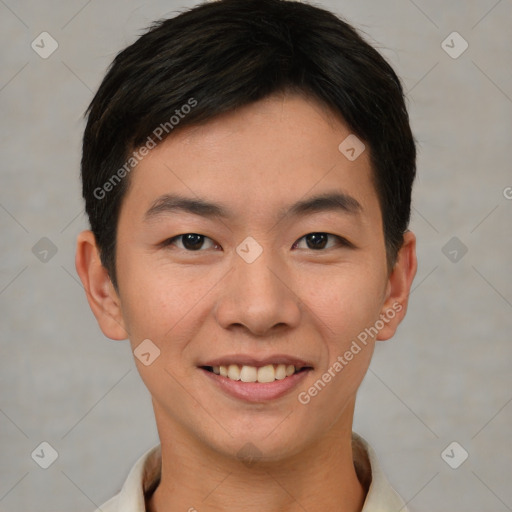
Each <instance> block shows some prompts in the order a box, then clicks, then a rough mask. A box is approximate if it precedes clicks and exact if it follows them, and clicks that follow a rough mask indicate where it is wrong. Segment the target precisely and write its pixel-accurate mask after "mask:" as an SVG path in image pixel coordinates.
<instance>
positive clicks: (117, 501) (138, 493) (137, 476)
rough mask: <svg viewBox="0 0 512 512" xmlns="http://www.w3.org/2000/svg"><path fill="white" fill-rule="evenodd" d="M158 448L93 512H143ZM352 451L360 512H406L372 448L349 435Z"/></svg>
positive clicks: (156, 478)
mask: <svg viewBox="0 0 512 512" xmlns="http://www.w3.org/2000/svg"><path fill="white" fill-rule="evenodd" d="M160 448H161V447H160V445H157V446H154V447H153V448H151V450H149V451H147V452H146V453H145V454H144V455H143V456H142V457H141V458H140V459H139V460H138V461H137V462H136V463H135V465H134V466H133V468H132V469H131V471H130V473H129V474H128V478H127V479H126V481H125V483H124V485H123V487H122V489H121V491H120V492H119V493H118V494H116V495H115V496H114V497H113V498H111V499H110V500H108V501H107V502H106V503H104V504H103V505H102V506H101V507H100V508H99V509H97V512H100V511H101V512H146V507H145V493H148V492H151V491H152V490H153V489H154V488H155V487H156V486H157V484H158V482H159V479H160V464H161V449H160ZM352 449H353V453H354V466H355V468H356V472H357V476H358V478H359V480H360V481H361V483H362V484H363V486H365V487H368V486H369V487H368V494H367V495H366V500H365V502H364V505H363V509H362V511H361V512H407V509H406V507H405V504H404V502H403V501H402V499H401V498H400V496H399V495H398V494H397V493H396V491H395V490H394V489H393V488H392V487H391V485H390V484H389V482H388V481H387V479H386V476H385V475H384V473H383V472H382V469H381V468H380V466H379V463H378V461H377V456H376V454H375V452H374V451H373V449H372V447H371V446H370V445H369V444H368V443H367V442H366V441H365V440H364V439H363V438H362V437H361V436H359V435H358V434H356V433H353V434H352Z"/></svg>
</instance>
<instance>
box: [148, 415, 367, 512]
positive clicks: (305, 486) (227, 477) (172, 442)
mask: <svg viewBox="0 0 512 512" xmlns="http://www.w3.org/2000/svg"><path fill="white" fill-rule="evenodd" d="M352 412H353V411H352ZM155 413H156V416H157V423H158V425H159V435H160V441H161V447H162V471H161V478H160V483H159V485H158V487H157V488H156V490H155V492H154V493H153V495H152V496H151V497H150V499H149V500H148V503H147V510H148V512H171V511H175V510H183V511H189V512H194V511H197V512H234V511H239V510H244V511H246V512H260V511H261V510H265V511H267V512H303V511H304V510H308V512H325V510H337V511H339V512H360V511H361V509H362V506H363V503H364V500H365V496H366V490H365V489H364V488H363V486H362V484H361V483H360V482H359V480H358V478H357V474H356V471H355V468H354V462H353V454H352V430H351V426H352V416H350V421H348V424H347V421H344V422H341V423H340V422H338V423H337V424H335V425H334V426H333V428H331V430H329V432H328V433H327V435H326V436H324V438H323V439H321V440H320V441H318V442H317V443H315V444H314V445H312V446H310V447H308V448H307V449H305V450H303V451H301V452H300V453H298V454H295V455H292V456H290V457H288V458H286V459H280V460H279V461H273V462H265V463H262V462H257V461H252V462H248V463H246V464H244V463H242V462H241V461H240V460H238V459H236V458H233V457H231V458H229V457H226V456H225V455H223V454H222V455H221V454H219V453H218V452H215V451H213V450H211V449H210V448H208V447H205V445H204V444H202V443H201V442H200V441H198V440H197V439H191V438H190V437H189V436H187V434H186V433H185V432H183V431H182V430H181V429H180V427H179V426H178V425H172V426H170V427H171V428H163V426H162V423H161V422H158V419H159V418H158V416H159V415H158V414H157V411H155ZM347 427H348V428H347Z"/></svg>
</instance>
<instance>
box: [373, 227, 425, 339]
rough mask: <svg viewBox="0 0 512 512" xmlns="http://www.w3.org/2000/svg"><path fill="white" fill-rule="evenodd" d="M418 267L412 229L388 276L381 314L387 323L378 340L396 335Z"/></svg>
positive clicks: (406, 234) (408, 232)
mask: <svg viewBox="0 0 512 512" xmlns="http://www.w3.org/2000/svg"><path fill="white" fill-rule="evenodd" d="M417 267H418V262H417V259H416V236H415V235H414V233H412V232H411V231H407V232H406V233H405V234H404V242H403V244H402V247H401V248H400V250H399V251H398V255H397V261H396V263H395V266H394V268H393V270H392V272H391V274H390V276H389V278H388V284H387V291H386V300H385V301H384V304H383V306H382V311H381V315H380V318H381V320H382V321H383V322H384V324H385V325H384V328H382V329H381V330H380V331H379V334H378V335H377V338H376V339H377V340H387V339H389V338H391V337H392V336H394V334H395V332H396V330H397V328H398V325H399V324H400V322H401V321H402V320H403V319H404V317H405V313H406V312H407V304H408V301H409V294H410V293H411V285H412V282H413V279H414V276H415V275H416V269H417Z"/></svg>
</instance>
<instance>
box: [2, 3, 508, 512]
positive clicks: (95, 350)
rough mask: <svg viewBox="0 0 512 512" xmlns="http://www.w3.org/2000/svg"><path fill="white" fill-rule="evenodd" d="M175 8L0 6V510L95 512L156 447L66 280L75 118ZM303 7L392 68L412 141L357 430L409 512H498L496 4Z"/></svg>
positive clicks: (504, 300) (115, 347) (500, 15)
mask: <svg viewBox="0 0 512 512" xmlns="http://www.w3.org/2000/svg"><path fill="white" fill-rule="evenodd" d="M192 5H194V2H193V1H185V0H176V1H154V2H140V1H136V0H124V1H121V0H109V1H104V2H100V1H99V0H90V1H88V2H87V1H86V0H73V1H66V2H64V1H60V2H59V1H50V0H45V1H36V0H0V43H1V48H2V49H1V55H0V59H1V61H0V64H1V66H0V109H1V121H0V137H1V139H0V140H1V155H2V156H1V188H0V229H1V237H0V248H1V252H0V312H1V313H0V314H1V323H0V341H1V345H0V351H1V352H0V356H1V357H0V372H1V373H0V436H1V440H0V511H2V512H11V511H23V512H25V511H36V510H37V511H42V512H46V511H52V512H55V511H68V510H73V511H74V512H82V511H83V512H86V511H92V510H94V509H95V507H96V506H97V505H100V504H101V503H103V502H104V501H105V500H107V499H108V498H110V497H111V496H112V495H113V494H114V493H116V492H117V491H118V490H119V488H120V486H121V484H122V483H123V481H124V479H125V477H126V475H127V472H128V470H129V468H131V466H132V464H133V463H134V462H135V460H136V459H137V458H138V457H139V456H140V455H141V454H142V453H143V452H144V451H145V450H147V449H148V448H150V447H151V446H152V445H153V444H155V443H156V442H157V441H158V437H157V432H156V428H155V425H154V419H153V412H152V408H151V403H150V398H149V394H148V392H147V391H146V389H145V388H144V386H143V384H142V381H141V380H140V378H139V376H138V373H137V371H136V368H135V364H134V362H133V359H132V354H131V353H130V349H129V348H128V347H129V346H128V342H114V341H111V340H108V339H106V338H105V337H104V336H103V334H102V333H101V331H100V330H99V328H98V327H97V325H96V321H95V319H94V317H93V315H92V313H91V312H90V310H89V307H88V304H87V302H86V298H85V294H84V292H83V289H82V287H81V284H80V282H79V280H78V277H77V275H76V272H75V268H74V249H75V241H76V235H77V234H78V232H79V231H80V230H81V229H85V228H87V222H86V219H85V217H84V215H83V205H82V202H81V195H80V184H79V159H80V150H81V136H82V131H83V128H84V122H83V119H82V114H83V112H84V110H85V108H86V106H87V104H88V102H89V101H90V100H91V98H92V94H93V91H95V90H96V88H97V87H98V85H99V83H100V81H101V79H102V77H103V75H104V72H105V69H106V67H107V66H108V64H109V63H110V62H111V60H112V59H113V58H114V56H115V55H116V53H117V52H118V51H119V50H120V49H122V48H123V47H125V46H126V45H127V44H129V43H131V42H133V41H134V40H135V38H136V37H137V36H138V35H139V34H140V33H141V32H142V30H143V29H144V28H145V27H147V26H148V25H149V23H150V22H151V21H152V20H153V19H156V18H160V17H163V16H167V17H168V16H172V15H174V14H175V13H177V11H178V10H180V9H182V8H185V7H191V6H192ZM319 5H322V6H325V7H327V8H330V9H332V10H334V11H335V12H337V13H338V14H341V15H342V16H344V17H345V18H346V19H347V20H348V21H350V22H351V23H353V24H354V25H355V26H356V27H357V28H359V29H360V30H362V31H363V32H364V33H365V34H366V36H367V38H368V39H369V41H370V42H371V43H372V44H374V45H375V46H376V47H377V48H378V49H379V50H380V51H381V52H382V53H383V54H384V55H385V56H386V57H387V58H388V59H389V60H390V62H391V63H392V65H393V66H394V67H395V69H396V71H397V73H398V74H399V75H400V76H401V77H402V79H403V82H404V85H405V87H406V89H407V91H408V105H409V109H410V115H411V122H412V127H413V131H414V133H415V136H416V137H417V139H418V142H419V148H418V149H419V158H418V171H419V177H418V181H417V183H416V187H415V192H414V201H415V202H414V211H413V219H412V225H411V228H412V229H413V230H414V231H415V232H416V234H417V236H418V257H419V269H418V274H417V277H416V280H415V283H414V289H413V292H412V296H411V302H410V309H409V312H408V316H407V318H406V320H405V322H404V323H403V324H402V325H401V327H400V328H399V332H398V333H397V335H396V336H395V338H394V340H392V341H388V342H384V343H380V344H378V346H377V350H376V353H375V356H374V360H373V361H372V365H371V367H370V370H369V372H368V375H367V377H366V379H365V381H364V383H363V385H362V388H361V390H360V393H359V402H358V406H357V410H356V419H355V425H354V429H355V430H356V431H357V432H359V433H360V434H361V435H363V436H365V437H366V438H367V439H368V440H369V441H370V442H371V443H372V445H373V446H374V448H375V450H376V451H377V453H378V455H379V457H380V459H381V461H382V465H383V466H384V469H385V471H386V472H387V475H388V477H389V479H390V480H391V482H392V483H393V485H394V486H395V488H396V489H397V490H398V491H399V493H400V494H401V495H402V496H403V497H404V499H405V500H406V501H407V502H408V503H409V504H408V506H409V507H410V509H411V510H413V511H428V512H441V511H449V510H450V511H451V510H464V511H466V512H481V511H486V512H489V511H496V512H500V511H506V510H512V486H511V485H510V482H511V469H512V455H511V448H510V446H511V442H510V431H511V428H510V426H511V420H512V404H511V401H512V386H511V384H512V382H511V380H512V379H511V370H510V362H511V360H512V358H511V356H512V344H511V343H510V331H511V328H512V321H511V318H512V278H511V276H512V272H511V270H510V261H511V259H510V255H511V249H512V236H511V235H512V228H511V222H510V220H511V215H512V200H511V199H510V198H512V188H508V187H512V173H511V164H510V142H511V134H512V99H511V98H512V71H511V63H512V39H511V33H510V27H511V25H512V23H511V22H512V1H511V0H501V1H496V0H471V1H462V0H456V1H455V0H452V1H450V2H444V1H440V0H432V1H426V0H415V1H414V2H413V1H412V0H385V1H382V0H366V1H361V0H359V1H356V0H346V1H335V0H323V1H321V2H319ZM43 31H47V32H49V33H50V34H51V36H52V37H53V38H55V40H56V41H57V42H58V45H59V47H58V49H57V50H56V51H55V53H53V54H52V55H51V56H50V57H48V58H47V59H43V58H41V57H40V56H39V55H38V54H37V53H36V52H35V51H34V50H33V49H32V48H31V43H32V41H33V40H34V39H36V37H37V36H38V35H39V34H40V33H41V32H43ZM453 31H457V32H458V33H460V34H461V36H462V37H463V38H464V39H465V40H466V41H467V42H468V44H469V47H468V49H467V50H466V51H465V52H464V53H462V55H460V56H459V57H458V58H452V57H451V56H450V55H448V53H447V52H446V51H445V50H444V49H443V47H442V42H443V41H444V40H445V39H446V38H447V36H449V34H451V33H452V32H453ZM452 39H453V37H452V38H451V39H450V38H449V39H448V40H447V44H449V45H450V46H453V48H452V50H451V51H452V52H453V51H457V50H459V49H460V48H461V45H460V41H457V40H456V39H454V40H453V43H452V42H451V40H452ZM39 41H40V39H39ZM36 42H37V40H36ZM46 48H48V46H46ZM507 197H508V198H507ZM43 237H47V238H48V239H49V240H51V242H52V244H53V245H54V246H55V248H56V249H57V252H56V254H55V255H53V256H52V252H51V251H50V252H49V253H48V254H47V255H46V260H47V261H44V254H45V253H41V251H42V250H44V249H45V247H46V249H48V247H49V245H48V242H47V241H43V242H40V245H38V246H36V249H33V247H34V246H35V245H36V244H37V243H38V241H39V240H40V239H41V238H43ZM452 237H457V240H455V241H452V242H451V243H452V244H455V245H453V246H452V245H448V246H446V244H447V243H448V242H449V241H450V240H451V239H452ZM41 244H42V245H41ZM45 244H46V245H45ZM464 247H466V248H467V253H466V254H464V255H463V249H464ZM454 250H455V251H456V252H453V251H454ZM34 253H35V254H34ZM461 256H462V257H461ZM41 258H42V259H43V261H41ZM452 260H455V261H452ZM42 441H47V442H48V443H50V445H51V446H53V447H54V449H55V450H56V451H57V452H58V458H57V460H56V461H55V462H54V463H53V464H52V465H51V466H50V467H49V468H48V469H42V468H41V467H39V465H38V464H36V462H35V460H34V459H33V458H32V457H31V453H32V452H33V451H34V450H35V449H36V447H38V445H39V444H40V443H41V442H42ZM453 441H456V442H457V443H459V444H460V446H461V447H463V449H465V450H466V451H467V452H468V453H469V457H468V459H467V460H466V461H465V462H464V463H463V464H462V465H460V467H458V469H452V468H451V467H450V466H449V465H448V464H447V463H446V462H445V461H444V460H443V458H442V457H441V453H442V452H443V450H444V449H445V448H446V447H447V446H448V445H449V444H450V443H451V442H453ZM461 450H462V449H461V448H458V447H456V449H455V450H454V451H453V452H451V451H450V450H449V451H448V453H449V455H450V456H451V457H450V459H451V462H452V463H454V461H455V462H457V461H460V455H461V453H462V451H461ZM47 453H48V452H47ZM34 458H35V457H34Z"/></svg>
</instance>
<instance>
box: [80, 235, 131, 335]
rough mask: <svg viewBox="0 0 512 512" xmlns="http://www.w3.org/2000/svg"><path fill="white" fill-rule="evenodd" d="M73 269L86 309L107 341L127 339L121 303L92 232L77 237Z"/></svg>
mask: <svg viewBox="0 0 512 512" xmlns="http://www.w3.org/2000/svg"><path fill="white" fill-rule="evenodd" d="M75 267H76V271H77V272H78V275H79V276H80V280H81V281H82V284H83V286H84V289H85V293H86V295H87V300H88V302H89V306H90V308H91V310H92V312H93V313H94V316H95V317H96V320H97V322H98V325H99V326H100V329H101V330H102V331H103V334H104V335H105V336H107V338H110V339H113V340H124V339H126V338H127V337H128V333H127V331H126V329H125V325H124V320H123V316H122V311H121V301H120V299H119V296H118V295H117V292H116V290H115V288H114V286H113V284H112V281H111V280H110V277H109V275H108V272H107V270H106V268H105V267H104V266H103V265H102V263H101V260H100V255H99V249H98V246H97V245H96V239H95V237H94V234H93V233H92V231H89V230H87V231H82V232H81V233H80V234H79V235H78V238H77V244H76V255H75Z"/></svg>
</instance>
